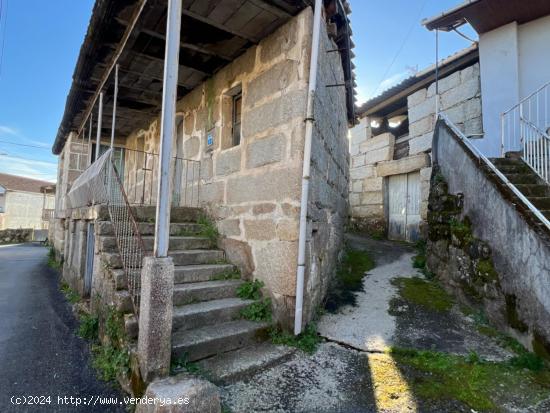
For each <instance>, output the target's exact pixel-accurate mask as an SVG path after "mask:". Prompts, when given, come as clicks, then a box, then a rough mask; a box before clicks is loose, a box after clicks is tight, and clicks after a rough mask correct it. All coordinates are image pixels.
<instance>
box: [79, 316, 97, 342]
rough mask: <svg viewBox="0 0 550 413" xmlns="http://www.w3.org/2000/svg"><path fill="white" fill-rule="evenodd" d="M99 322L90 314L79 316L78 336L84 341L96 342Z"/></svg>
mask: <svg viewBox="0 0 550 413" xmlns="http://www.w3.org/2000/svg"><path fill="white" fill-rule="evenodd" d="M98 327H99V320H98V318H97V317H94V316H93V315H91V314H81V315H80V325H79V327H78V332H77V334H78V336H79V337H82V338H83V339H86V340H91V341H96V340H97V338H98Z"/></svg>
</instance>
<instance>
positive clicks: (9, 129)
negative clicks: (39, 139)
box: [0, 125, 18, 136]
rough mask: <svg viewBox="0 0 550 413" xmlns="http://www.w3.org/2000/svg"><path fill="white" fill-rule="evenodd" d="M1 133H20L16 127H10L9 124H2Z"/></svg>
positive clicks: (0, 126) (15, 134)
mask: <svg viewBox="0 0 550 413" xmlns="http://www.w3.org/2000/svg"><path fill="white" fill-rule="evenodd" d="M0 133H4V134H6V135H14V136H17V135H18V133H17V131H16V130H15V129H13V128H10V127H9V126H6V125H0Z"/></svg>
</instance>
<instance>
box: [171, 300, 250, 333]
mask: <svg viewBox="0 0 550 413" xmlns="http://www.w3.org/2000/svg"><path fill="white" fill-rule="evenodd" d="M253 302H254V301H253V300H241V299H240V298H222V299H220V300H213V301H204V302H200V303H196V304H188V305H183V306H179V307H174V315H173V320H172V331H174V332H178V331H188V330H193V329H195V328H200V327H204V326H207V325H211V324H217V323H224V322H227V321H232V320H236V319H238V318H240V311H241V310H242V309H243V308H245V307H246V306H248V305H250V304H252V303H253Z"/></svg>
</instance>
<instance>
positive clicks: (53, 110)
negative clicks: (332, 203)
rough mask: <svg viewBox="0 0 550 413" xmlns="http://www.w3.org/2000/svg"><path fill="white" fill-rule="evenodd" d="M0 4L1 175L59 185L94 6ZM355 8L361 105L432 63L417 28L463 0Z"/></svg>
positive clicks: (447, 43) (370, 1)
mask: <svg viewBox="0 0 550 413" xmlns="http://www.w3.org/2000/svg"><path fill="white" fill-rule="evenodd" d="M0 2H1V4H2V15H1V19H0V50H1V47H2V41H3V43H4V52H3V55H2V61H1V69H0V70H1V72H0V172H6V173H13V174H18V175H24V176H28V177H33V178H37V179H45V180H52V181H55V176H56V172H55V171H56V168H57V158H56V157H55V156H53V155H52V154H51V145H52V143H53V140H54V139H55V135H56V133H57V128H58V126H59V122H60V121H61V117H62V115H63V110H64V108H65V98H66V96H67V93H68V91H69V88H70V85H71V77H72V74H73V70H74V66H75V63H76V59H77V57H78V52H79V49H80V45H81V43H82V40H83V39H84V35H85V32H86V28H87V26H88V21H89V18H90V14H91V10H92V6H93V0H47V1H44V0H0ZM350 2H351V6H352V12H353V14H352V16H351V19H352V29H353V32H354V36H353V39H354V42H355V44H356V48H355V54H356V58H355V64H356V66H357V69H356V74H357V83H358V99H359V101H364V100H366V99H368V98H369V97H373V96H375V95H377V94H379V93H380V92H382V91H383V90H384V89H386V88H387V87H390V86H391V85H392V84H395V83H397V82H399V81H400V80H402V79H403V78H405V77H406V76H408V75H409V74H411V70H414V69H415V68H418V69H422V68H424V67H426V66H429V65H430V64H432V63H433V62H434V34H433V33H430V32H428V31H427V30H426V29H424V27H422V26H421V25H420V20H421V19H422V18H424V17H431V16H433V15H435V14H437V13H440V12H442V11H444V10H446V9H448V8H450V7H452V6H455V5H456V4H457V3H459V0H350ZM6 10H7V13H6ZM4 29H5V31H4ZM466 32H467V33H468V34H469V35H471V36H475V35H474V34H473V32H472V31H471V30H467V31H466ZM440 44H441V46H440V53H441V56H447V55H450V54H452V53H454V52H455V51H457V50H460V49H462V48H464V47H466V46H468V45H469V42H468V41H466V40H464V39H462V38H461V37H460V36H458V35H457V34H455V33H449V34H447V33H444V34H442V36H441V43H440ZM398 52H399V53H398ZM4 142H13V143H18V144H23V145H30V146H16V145H10V144H7V143H4Z"/></svg>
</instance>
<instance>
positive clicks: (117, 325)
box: [105, 307, 125, 343]
mask: <svg viewBox="0 0 550 413" xmlns="http://www.w3.org/2000/svg"><path fill="white" fill-rule="evenodd" d="M105 335H106V336H107V337H108V338H109V340H110V341H111V342H112V343H122V342H123V341H124V339H125V332H124V319H123V316H122V314H121V313H120V312H118V311H116V309H115V308H113V307H109V308H108V309H107V313H106V317H105Z"/></svg>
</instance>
